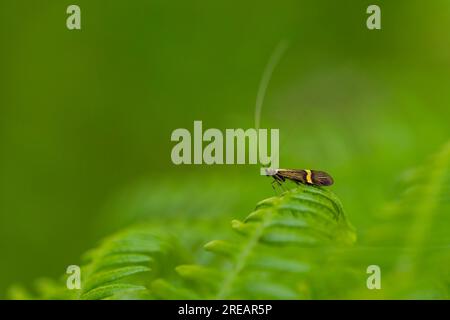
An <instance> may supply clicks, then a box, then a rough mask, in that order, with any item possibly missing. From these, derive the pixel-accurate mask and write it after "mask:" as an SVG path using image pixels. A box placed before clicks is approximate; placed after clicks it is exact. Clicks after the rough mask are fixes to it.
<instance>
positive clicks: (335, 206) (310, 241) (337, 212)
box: [176, 185, 355, 299]
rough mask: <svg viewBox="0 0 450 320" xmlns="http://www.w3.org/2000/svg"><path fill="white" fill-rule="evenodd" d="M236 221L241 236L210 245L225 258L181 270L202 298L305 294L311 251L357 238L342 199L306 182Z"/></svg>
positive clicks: (279, 296) (293, 297)
mask: <svg viewBox="0 0 450 320" xmlns="http://www.w3.org/2000/svg"><path fill="white" fill-rule="evenodd" d="M231 225H232V228H233V229H234V231H235V232H236V233H238V234H239V235H240V236H241V237H240V238H238V239H235V240H234V241H223V240H214V241H211V242H209V243H207V244H206V245H205V249H206V250H208V251H210V252H213V253H214V254H217V255H220V256H224V257H225V262H221V263H220V264H218V266H214V265H213V266H199V265H182V266H179V267H177V269H176V270H177V272H178V273H179V274H180V276H181V277H182V278H184V279H186V280H187V281H188V282H192V283H193V284H192V286H193V287H194V288H195V291H196V292H201V293H202V297H203V298H207V299H240V298H247V299H249V298H250V299H257V298H259V299H262V298H273V299H296V298H302V297H304V292H303V285H302V284H303V281H304V279H303V275H304V274H305V273H307V272H308V271H309V270H310V269H311V268H312V267H313V266H312V265H311V264H312V263H313V259H312V257H311V250H308V249H309V248H311V247H314V248H315V250H316V251H317V252H322V250H319V248H320V247H323V246H330V245H332V246H334V245H341V244H351V243H353V242H354V241H355V233H354V231H353V228H352V227H351V226H350V225H349V223H348V221H347V220H346V218H345V215H344V211H343V209H342V206H341V204H340V202H339V200H338V199H337V197H336V196H335V195H334V194H333V193H332V192H330V191H328V190H325V189H321V188H317V187H311V186H304V185H302V186H299V187H297V188H295V189H292V190H290V191H287V192H285V193H284V194H283V195H282V196H280V197H273V198H270V199H267V200H264V201H261V202H260V203H259V204H258V205H257V207H256V209H255V211H254V212H252V213H251V214H250V215H249V216H248V217H247V218H246V219H245V220H244V221H243V222H241V221H238V220H233V221H232V223H231ZM302 249H303V250H302Z"/></svg>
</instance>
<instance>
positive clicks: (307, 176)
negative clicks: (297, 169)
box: [305, 170, 313, 184]
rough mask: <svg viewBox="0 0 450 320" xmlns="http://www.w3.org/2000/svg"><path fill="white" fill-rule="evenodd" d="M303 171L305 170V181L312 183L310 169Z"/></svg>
mask: <svg viewBox="0 0 450 320" xmlns="http://www.w3.org/2000/svg"><path fill="white" fill-rule="evenodd" d="M305 172H306V182H308V183H309V184H313V181H312V172H311V170H305Z"/></svg>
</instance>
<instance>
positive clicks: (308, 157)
mask: <svg viewBox="0 0 450 320" xmlns="http://www.w3.org/2000/svg"><path fill="white" fill-rule="evenodd" d="M74 3H76V4H77V5H79V6H80V7H81V15H82V30H79V31H76V30H75V31H69V30H67V28H66V25H65V21H66V18H67V14H66V8H67V6H68V5H70V4H74ZM373 3H376V4H378V5H380V6H381V10H382V14H381V15H382V30H374V31H370V30H368V29H367V28H366V19H367V17H368V15H367V14H366V8H367V6H368V5H369V4H373ZM449 29H450V2H449V1H446V0H441V1H439V0H434V1H428V2H424V1H409V0H408V1H407V0H398V1H376V2H373V1H360V0H344V1H331V0H328V1H324V0H319V1H317V0H306V1H300V0H290V1H288V0H281V1H276V2H275V1H245V2H242V1H204V0H202V1H162V0H134V1H106V0H103V1H100V0H89V1H86V0H77V1H48V0H41V1H16V0H2V1H1V3H0V129H1V133H0V148H1V152H0V252H1V254H0V297H5V294H6V289H7V288H8V287H9V286H10V285H11V284H14V283H23V284H28V283H30V282H32V281H33V280H34V279H36V278H38V277H40V276H49V277H56V276H59V275H61V274H63V273H64V272H65V268H66V266H67V265H69V264H74V263H75V264H76V263H78V261H79V257H80V255H81V254H82V253H83V252H85V251H86V250H87V249H89V248H91V247H92V246H94V245H95V244H96V243H97V241H98V240H99V239H101V237H102V236H104V235H107V234H109V233H110V232H112V231H114V230H117V229H120V228H122V227H124V226H126V225H129V224H131V223H133V222H135V221H140V220H143V219H152V218H154V219H156V221H158V219H159V217H161V216H164V215H166V216H170V217H171V219H170V220H164V221H170V223H169V222H167V223H164V224H165V226H166V227H167V228H168V229H170V228H171V225H172V223H179V224H182V225H184V226H185V228H186V230H189V226H190V223H193V221H195V220H198V219H203V220H208V219H209V220H208V221H211V227H210V228H209V229H208V228H206V229H207V230H206V231H205V233H206V236H205V242H206V241H208V240H210V238H211V237H208V236H207V232H210V234H211V235H214V234H215V233H216V232H219V231H217V229H220V227H219V226H222V225H223V229H224V230H225V229H227V228H228V226H229V221H230V220H231V219H233V218H242V217H245V216H246V215H247V214H248V213H249V212H251V210H252V209H253V208H254V205H255V203H256V202H257V201H259V200H261V199H264V198H266V197H268V196H272V195H273V190H272V188H271V187H270V180H268V179H267V178H265V177H261V176H260V175H259V166H255V165H241V166H237V165H236V166H225V165H223V166H218V165H217V166H206V165H202V166H194V165H192V166H175V165H173V164H172V162H171V159H170V151H171V148H172V147H173V145H174V143H172V142H171V141H170V135H171V132H172V131H173V130H174V129H176V128H188V129H190V130H191V128H192V126H193V121H194V120H202V121H203V125H204V127H205V128H219V129H225V128H251V127H253V126H254V107H255V100H256V93H257V90H258V86H259V82H260V80H261V77H262V73H263V71H264V68H265V66H266V64H267V61H268V59H269V57H270V55H271V53H272V52H273V50H274V48H275V47H276V45H277V44H278V43H279V42H280V41H281V40H286V41H288V42H289V44H290V45H289V49H288V50H287V52H286V54H285V55H284V56H283V58H282V60H281V61H280V63H279V65H278V66H277V68H276V69H275V71H274V74H273V77H272V79H271V82H270V85H269V87H268V90H267V96H266V100H265V102H264V105H263V111H262V120H261V125H262V127H264V128H279V129H280V166H281V167H292V168H317V169H323V170H326V171H328V172H330V173H331V174H332V175H333V176H334V178H335V181H336V183H335V185H334V186H333V187H332V190H333V191H334V192H336V194H337V195H339V197H340V198H341V200H342V202H343V204H344V206H345V208H346V211H347V214H348V217H349V220H350V221H351V222H352V223H353V224H354V225H355V227H356V228H357V230H358V234H359V238H360V241H362V242H363V243H364V239H365V235H366V234H368V233H369V230H371V229H372V228H373V227H374V226H376V223H377V214H379V212H380V210H381V208H383V206H384V204H385V203H386V202H387V201H389V200H391V199H393V198H395V197H396V196H397V195H398V194H399V193H400V189H399V187H398V183H399V181H400V180H401V179H402V177H403V176H404V174H405V172H406V173H407V172H408V169H409V168H413V167H416V166H418V165H421V164H424V163H426V161H427V159H428V157H429V155H431V154H433V153H435V152H437V151H438V150H439V149H440V148H441V147H442V146H443V145H444V144H445V143H446V142H447V141H448V140H449V133H450V127H449V120H450V108H449V105H450V90H449V86H450V72H449V70H450V69H449V68H450V41H449V40H450V39H449V36H448V32H447V30H449ZM211 194H214V201H212V200H210V199H211V196H210V195H211ZM447 199H448V198H447ZM446 208H448V206H447V207H446ZM441 213H442V212H441ZM446 214H447V217H448V214H450V212H446ZM448 221H449V220H446V222H445V223H444V224H443V225H441V227H442V228H443V229H444V230H447V229H448V227H450V225H449V224H448ZM161 223H163V222H162V220H161ZM213 226H214V227H213ZM215 228H217V229H215ZM375 229H376V228H375ZM446 239H449V238H448V237H447V238H446ZM399 243H400V242H399ZM390 245H395V243H394V244H392V243H391V244H390ZM445 245H447V250H448V242H447V243H439V246H444V247H445ZM362 254H364V252H363V253H362ZM374 263H376V261H374Z"/></svg>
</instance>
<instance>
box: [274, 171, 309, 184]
mask: <svg viewBox="0 0 450 320" xmlns="http://www.w3.org/2000/svg"><path fill="white" fill-rule="evenodd" d="M277 174H278V175H280V176H282V177H283V178H286V179H289V180H292V181H294V182H301V183H307V182H306V172H305V170H296V169H278V172H277Z"/></svg>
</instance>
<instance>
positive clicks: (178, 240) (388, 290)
mask: <svg viewBox="0 0 450 320" xmlns="http://www.w3.org/2000/svg"><path fill="white" fill-rule="evenodd" d="M449 167H450V144H446V145H445V146H444V147H443V148H442V150H441V151H440V152H439V153H437V154H436V155H435V156H433V157H431V158H430V160H429V161H428V162H427V163H426V164H425V165H424V166H422V167H421V168H418V169H415V170H412V171H409V172H406V174H405V175H403V176H401V177H402V179H401V181H400V182H399V186H398V188H399V189H402V190H404V191H403V192H402V193H401V194H400V195H398V196H396V197H394V200H393V201H392V202H389V203H387V204H385V205H383V206H380V207H381V208H380V210H378V212H377V215H376V220H375V222H374V223H373V225H372V226H371V227H369V228H367V229H366V230H363V231H362V232H361V233H360V236H359V241H358V243H357V244H356V245H354V246H353V245H352V244H354V242H355V240H356V234H355V230H354V228H353V227H352V226H351V224H350V223H349V221H348V220H347V218H346V215H345V213H344V210H343V207H342V205H341V202H340V201H339V199H338V198H337V196H336V195H335V194H334V193H333V192H331V191H330V190H329V189H326V188H319V187H314V186H307V185H299V186H296V187H295V188H293V189H290V190H288V191H286V192H284V193H282V194H281V195H279V196H275V197H271V198H268V199H265V200H263V201H261V202H259V203H258V204H257V206H256V208H255V209H254V211H253V212H252V213H250V214H249V215H248V216H247V217H246V218H245V219H243V220H242V221H241V220H232V221H231V227H232V229H233V231H234V232H233V233H225V232H223V230H222V227H221V226H220V225H217V226H216V227H215V229H213V230H216V234H217V236H218V237H219V239H216V240H212V241H209V242H207V243H206V244H205V240H206V239H207V238H208V237H210V235H211V231H209V232H205V230H206V229H207V230H211V226H210V225H209V224H210V223H211V221H209V220H208V219H207V217H206V216H202V219H200V220H201V221H207V222H206V223H207V224H208V228H206V229H205V228H203V227H204V226H202V223H201V222H200V220H195V219H193V217H192V216H191V215H189V220H187V221H184V224H183V223H182V222H180V221H179V220H178V224H177V223H174V224H172V223H170V222H171V221H172V220H170V218H166V219H165V217H164V215H160V216H159V217H158V219H159V220H160V224H159V225H156V221H157V220H154V221H152V223H151V224H144V225H140V226H136V227H131V228H126V229H125V230H123V231H122V232H119V233H116V234H115V235H113V236H111V237H109V238H107V239H105V240H104V241H103V242H102V243H101V244H100V246H98V247H97V248H95V249H93V250H91V251H89V252H87V253H86V254H85V256H84V265H83V266H82V289H81V290H67V289H66V287H65V280H66V277H64V278H63V279H61V280H60V281H52V280H48V279H44V280H42V279H41V280H38V281H37V283H36V291H35V292H29V291H28V290H25V289H24V288H22V287H19V286H14V287H12V288H11V290H10V295H11V297H12V298H16V299H35V298H40V299H317V298H319V299H329V298H368V299H380V298H396V299H399V298H404V299H408V298H438V299H448V298H449V297H450V296H449V284H450V271H449V267H448V266H449V265H450V254H449V252H450V251H449V250H448V243H449V241H450V236H449V235H448V230H447V226H448V225H449V224H450V216H449V213H450V203H449V201H448V199H449V198H448V194H449V191H450V170H449ZM213 194H214V193H211V195H213ZM208 201H210V202H211V201H213V199H212V198H211V199H209V200H208ZM217 221H220V220H217ZM199 239H203V240H202V241H201V242H202V243H201V244H200V243H199ZM201 247H203V248H204V250H199V249H200V248H201ZM371 264H377V265H379V266H380V267H381V270H382V290H368V289H367V287H366V279H367V276H368V275H367V273H366V268H367V266H369V265H371Z"/></svg>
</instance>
